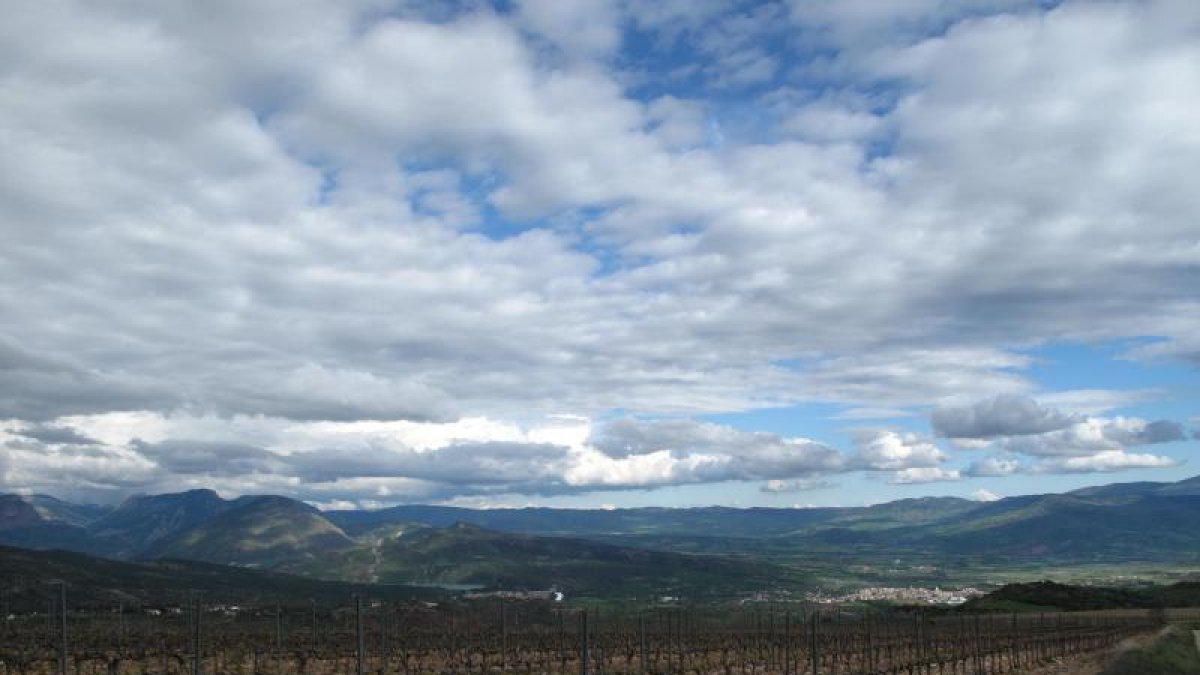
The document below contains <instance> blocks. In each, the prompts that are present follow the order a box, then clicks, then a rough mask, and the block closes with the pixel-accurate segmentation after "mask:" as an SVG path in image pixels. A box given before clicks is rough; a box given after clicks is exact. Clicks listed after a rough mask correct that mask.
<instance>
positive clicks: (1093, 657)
mask: <svg viewBox="0 0 1200 675" xmlns="http://www.w3.org/2000/svg"><path fill="white" fill-rule="evenodd" d="M1157 636H1158V633H1145V634H1143V635H1135V636H1134V637H1131V638H1127V639H1125V640H1122V641H1121V642H1120V643H1119V644H1116V645H1114V646H1112V647H1110V648H1108V649H1105V650H1103V651H1098V652H1092V653H1090V654H1082V655H1080V656H1076V657H1072V658H1069V659H1062V660H1056V661H1055V662H1054V663H1050V664H1047V665H1045V666H1042V667H1040V668H1035V669H1032V670H1020V671H1016V672H1017V673H1020V674H1021V675H1098V674H1099V673H1100V671H1102V670H1104V667H1105V666H1107V665H1108V664H1109V663H1111V662H1112V660H1113V659H1115V658H1116V657H1117V656H1118V655H1119V654H1121V652H1124V651H1128V650H1130V649H1137V648H1138V647H1144V646H1146V645H1147V644H1149V643H1150V642H1153V641H1154V639H1155V638H1156V637H1157ZM1014 675H1015V674H1014Z"/></svg>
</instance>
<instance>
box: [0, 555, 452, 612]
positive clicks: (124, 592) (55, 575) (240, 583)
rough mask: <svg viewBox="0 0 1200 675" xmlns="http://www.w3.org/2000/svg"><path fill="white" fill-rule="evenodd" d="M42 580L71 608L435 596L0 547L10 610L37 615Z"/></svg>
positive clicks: (44, 589) (0, 586) (0, 577)
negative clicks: (198, 600) (193, 599)
mask: <svg viewBox="0 0 1200 675" xmlns="http://www.w3.org/2000/svg"><path fill="white" fill-rule="evenodd" d="M50 580H63V581H65V582H66V584H67V592H68V596H69V598H70V603H71V606H72V607H75V608H88V607H101V608H110V607H112V606H113V605H115V604H118V603H124V604H126V605H129V604H142V603H144V604H151V605H161V604H164V603H172V602H183V601H184V600H185V599H186V598H187V597H188V596H189V595H190V594H191V593H193V592H199V593H201V594H202V596H203V597H204V599H205V600H206V601H208V602H230V603H240V604H254V603H266V602H271V603H276V602H282V603H285V604H287V603H307V602H308V601H309V599H314V600H317V601H318V602H329V603H345V602H346V601H347V599H348V598H350V597H351V596H352V595H354V594H355V593H360V594H370V595H371V596H372V597H378V598H394V599H404V598H414V597H424V598H427V597H433V596H436V595H438V594H437V593H435V592H434V591H432V590H429V589H420V588H406V587H400V586H387V585H379V586H369V587H368V586H364V585H361V584H344V583H338V582H332V581H318V580H314V579H308V578H304V577H299V576H293V575H288V574H279V573H273V572H264V571H260V570H253V569H245V568H238V567H227V566H224V565H213V564H209V563H202V562H192V561H182V560H157V561H153V562H146V563H131V562H121V561H116V560H108V559H105V558H97V557H93V556H88V555H84V554H81V553H70V552H66V551H30V550H25V549H18V548H11V547H6V546H0V593H2V594H3V597H4V600H5V602H6V603H8V606H9V607H10V609H11V610H12V611H44V610H45V606H46V604H45V603H46V597H47V595H48V593H49V588H50V586H49V585H48V582H49V581H50Z"/></svg>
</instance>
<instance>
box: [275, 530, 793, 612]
mask: <svg viewBox="0 0 1200 675" xmlns="http://www.w3.org/2000/svg"><path fill="white" fill-rule="evenodd" d="M374 535H375V536H374V537H364V539H367V540H368V543H366V544H363V545H360V546H359V547H356V548H355V549H353V550H350V551H345V552H342V553H340V554H337V555H334V556H330V557H326V558H321V559H317V560H314V561H312V562H310V563H305V564H302V565H298V566H288V569H291V570H295V571H298V572H304V573H308V574H314V575H322V576H335V577H338V578H343V579H355V580H363V581H366V580H379V581H382V582H385V583H420V584H454V585H459V584H463V585H473V586H481V587H485V588H489V589H505V590H546V589H550V588H554V589H557V590H562V591H564V592H566V593H568V594H570V595H573V596H578V595H606V596H639V595H640V596H647V595H685V596H688V597H697V596H722V595H733V594H741V593H746V592H749V591H755V590H763V589H767V588H782V587H798V586H799V585H801V584H802V582H803V581H804V579H803V576H802V575H801V574H799V573H798V572H795V571H793V570H790V569H788V568H785V567H782V566H778V565H773V564H767V563H762V562H757V561H749V560H746V559H738V558H730V557H718V556H705V555H685V554H679V553H670V552H662V551H651V550H645V549H636V548H629V547H623V546H614V545H611V544H604V543H598V542H594V541H587V540H582V539H573V538H560V537H537V536H531V535H520V534H511V533H502V532H495V531H490V530H484V529H481V528H479V527H476V526H473V525H467V524H462V523H460V524H457V525H453V526H451V527H448V528H429V527H422V526H418V527H408V528H403V527H401V528H392V529H384V530H377V531H376V532H375V533H374Z"/></svg>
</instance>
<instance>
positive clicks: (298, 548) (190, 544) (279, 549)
mask: <svg viewBox="0 0 1200 675" xmlns="http://www.w3.org/2000/svg"><path fill="white" fill-rule="evenodd" d="M353 545H354V542H353V541H352V540H351V539H350V537H348V536H346V533H345V532H342V530H341V529H340V528H338V527H337V526H336V525H334V524H333V523H330V522H329V521H328V520H326V519H325V518H323V517H322V516H321V512H320V511H318V510H317V509H314V508H312V507H311V506H308V505H306V504H303V503H301V502H297V501H295V500H292V499H286V498H284V497H247V498H243V499H239V500H237V501H236V502H234V505H232V506H231V507H230V508H229V509H228V510H226V511H224V512H222V513H220V514H218V515H216V516H214V517H212V518H210V519H208V520H206V521H204V522H202V523H200V524H198V525H196V526H194V527H191V528H188V529H186V530H183V531H182V532H179V533H176V534H173V535H170V536H168V537H165V538H164V539H163V540H162V541H160V542H159V543H158V544H157V545H156V546H155V547H153V548H152V549H151V553H152V554H153V555H155V556H158V557H171V558H183V559H188V560H202V561H206V562H216V563H223V564H238V565H258V566H263V567H272V566H275V565H278V564H280V563H283V562H291V563H296V562H298V561H303V560H310V559H314V558H315V557H317V556H321V555H327V554H329V553H332V552H337V551H342V550H346V549H349V548H351V547H352V546H353Z"/></svg>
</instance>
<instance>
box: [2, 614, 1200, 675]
mask: <svg viewBox="0 0 1200 675" xmlns="http://www.w3.org/2000/svg"><path fill="white" fill-rule="evenodd" d="M63 599H65V594H64V595H63V596H62V598H60V599H59V601H57V602H56V601H54V600H51V601H49V602H48V603H47V608H46V609H47V611H46V612H44V613H38V614H36V615H28V616H20V617H18V616H10V617H8V619H7V620H6V621H5V622H4V626H3V629H2V630H3V634H2V635H0V661H2V662H3V672H4V674H5V675H18V674H19V675H35V674H36V675H40V674H46V675H49V674H52V673H71V674H74V675H120V674H130V675H133V674H138V675H142V674H147V673H162V674H168V673H174V674H178V675H187V674H191V675H200V674H202V673H207V674H210V675H218V674H238V675H260V674H261V675H276V674H279V675H283V674H291V673H296V674H308V673H311V674H313V675H322V674H326V673H355V674H356V675H362V674H364V673H370V674H372V675H388V674H393V673H394V674H396V675H410V674H416V673H490V672H515V673H529V674H532V673H572V674H575V673H578V674H580V675H588V674H590V673H694V674H696V675H700V674H703V673H723V674H725V675H732V674H734V673H738V674H739V675H740V674H747V675H766V674H771V673H779V674H782V675H791V674H795V675H801V674H810V675H811V674H815V673H820V674H822V675H826V674H830V675H832V674H841V675H850V674H852V673H878V674H888V675H893V674H900V673H904V674H905V675H912V674H930V673H936V674H938V675H943V674H946V673H953V674H954V675H959V674H963V675H967V674H970V675H978V674H988V675H991V674H993V673H1007V672H1011V671H1013V670H1015V669H1019V668H1028V667H1033V666H1035V665H1037V664H1039V663H1044V662H1047V661H1050V660H1053V659H1056V658H1062V657H1068V656H1070V655H1073V654H1078V653H1083V652H1089V651H1094V650H1098V649H1103V648H1105V647H1108V646H1110V645H1113V644H1115V643H1117V642H1119V641H1121V640H1122V639H1124V638H1127V637H1129V636H1132V635H1136V634H1141V633H1145V632H1148V631H1151V630H1154V629H1156V628H1158V627H1160V626H1161V625H1162V624H1163V623H1165V622H1167V621H1176V620H1185V619H1187V620H1195V619H1197V618H1200V613H1197V612H1194V611H1191V610H1168V611H1166V612H1164V611H1162V610H1158V611H1142V610H1119V611H1108V612H1089V613H1082V612H1077V613H1054V614H1034V615H1029V614H1023V615H996V614H989V615H973V616H968V615H939V616H925V615H921V614H897V613H894V612H893V613H886V614H885V613H873V612H872V613H862V612H848V611H836V612H835V611H812V608H807V609H801V608H800V607H799V606H796V607H793V608H787V609H784V608H780V607H751V608H745V607H737V608H729V609H725V610H716V609H712V608H708V609H688V610H684V609H679V608H655V609H647V610H637V611H632V610H628V611H615V610H601V609H596V608H592V609H562V608H559V607H558V606H556V605H554V604H552V603H538V602H513V601H508V602H505V601H479V602H473V603H468V604H465V605H458V606H454V607H433V606H430V605H428V604H424V603H421V604H415V605H385V604H383V603H379V602H370V601H364V600H362V599H355V600H354V601H353V603H352V604H350V605H348V606H344V607H318V606H317V605H316V604H315V603H312V604H310V605H309V606H307V607H304V606H300V607H291V608H288V609H284V608H241V607H229V606H224V605H206V604H205V603H203V602H199V601H193V602H190V603H188V604H187V605H185V606H183V607H170V608H166V609H148V608H137V609H136V610H135V609H133V608H121V607H117V608H114V609H113V610H112V611H109V612H96V611H94V610H93V611H90V612H86V613H85V612H82V611H79V612H70V611H69V610H68V611H67V612H63V607H64V605H65V603H63V602H62V600H63Z"/></svg>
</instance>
